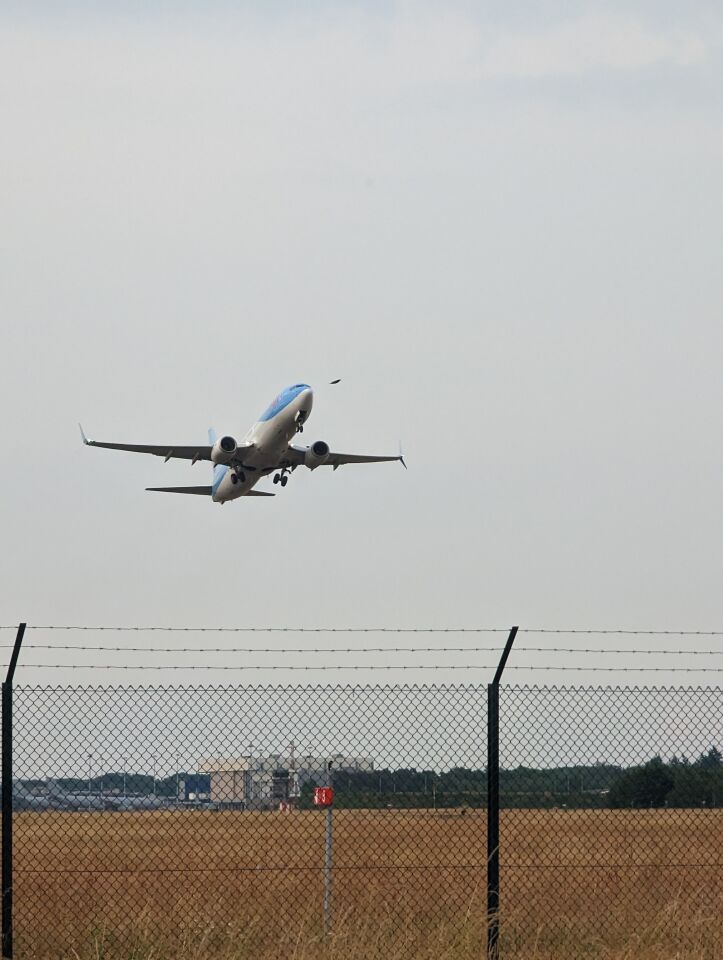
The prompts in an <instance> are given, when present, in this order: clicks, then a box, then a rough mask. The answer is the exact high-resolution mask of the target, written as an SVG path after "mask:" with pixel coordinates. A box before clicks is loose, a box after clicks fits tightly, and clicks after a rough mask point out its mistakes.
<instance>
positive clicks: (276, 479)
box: [274, 473, 281, 483]
mask: <svg viewBox="0 0 723 960" xmlns="http://www.w3.org/2000/svg"><path fill="white" fill-rule="evenodd" d="M280 479H281V474H280V473H275V474H274V483H278V482H279V480H280Z"/></svg>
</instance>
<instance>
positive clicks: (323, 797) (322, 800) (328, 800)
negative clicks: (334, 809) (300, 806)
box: [314, 787, 334, 807]
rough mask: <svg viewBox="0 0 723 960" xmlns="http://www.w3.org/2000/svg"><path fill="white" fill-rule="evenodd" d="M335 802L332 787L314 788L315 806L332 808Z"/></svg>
mask: <svg viewBox="0 0 723 960" xmlns="http://www.w3.org/2000/svg"><path fill="white" fill-rule="evenodd" d="M333 802H334V791H333V790H332V788H331V787H314V806H315V807H330V806H331V805H332V803H333Z"/></svg>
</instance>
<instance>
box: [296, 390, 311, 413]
mask: <svg viewBox="0 0 723 960" xmlns="http://www.w3.org/2000/svg"><path fill="white" fill-rule="evenodd" d="M299 400H300V401H301V404H300V406H299V409H300V410H306V412H307V413H308V412H309V411H310V410H311V408H312V407H313V406H314V391H313V390H312V389H311V387H307V388H306V390H303V391H302V393H301V394H300V395H299Z"/></svg>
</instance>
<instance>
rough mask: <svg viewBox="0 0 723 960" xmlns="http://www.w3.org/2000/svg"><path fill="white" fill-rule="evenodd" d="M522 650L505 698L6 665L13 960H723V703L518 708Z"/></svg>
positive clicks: (544, 698) (660, 697)
mask: <svg viewBox="0 0 723 960" xmlns="http://www.w3.org/2000/svg"><path fill="white" fill-rule="evenodd" d="M520 633H521V634H522V633H523V632H522V631H520ZM516 635H517V630H516V629H515V630H514V631H513V632H510V634H509V636H507V635H504V636H502V638H501V642H500V640H498V641H497V646H498V653H499V648H501V647H502V646H503V645H504V644H505V640H506V645H505V646H504V651H503V652H502V657H501V660H500V662H499V665H498V666H497V671H496V673H495V675H494V678H493V679H492V682H491V683H487V682H484V681H482V680H481V679H480V680H479V681H477V678H474V677H473V678H470V676H469V672H468V671H466V673H465V677H464V681H463V682H461V683H457V682H451V683H447V682H440V681H438V680H437V679H436V678H435V679H434V680H433V682H429V683H427V682H425V683H399V682H392V683H390V682H385V683H382V684H377V683H368V682H363V683H356V682H353V679H352V680H350V681H349V682H338V681H337V680H336V679H335V681H334V682H322V683H314V682H312V683H309V682H305V683H298V684H289V683H283V684H269V683H252V682H248V680H247V679H245V678H242V679H243V682H234V683H232V684H224V685H215V684H211V683H205V682H204V683H202V684H199V685H187V684H183V685H175V686H168V685H162V686H159V685H155V684H149V685H145V684H143V685H135V684H134V685H127V684H126V685H123V684H118V685H115V684H111V685H108V684H104V685H103V686H96V685H78V686H67V685H63V684H58V685H50V686H49V685H47V684H32V683H25V682H23V683H17V682H14V676H13V673H14V667H15V665H16V664H17V655H18V654H19V653H20V649H19V645H16V647H17V649H16V651H15V654H14V657H15V662H11V667H12V669H11V671H9V679H7V680H6V683H5V685H4V687H3V771H4V774H6V776H5V777H4V780H3V841H4V842H3V872H4V874H3V875H4V880H5V883H4V887H3V893H4V896H3V935H4V956H6V957H11V956H12V957H17V958H20V960H26V958H31V957H32V958H38V960H46V958H47V960H50V958H51V957H52V958H58V957H66V956H67V957H71V956H73V957H79V958H81V960H85V958H86V957H88V958H89V957H91V956H104V957H107V958H109V960H114V958H116V957H118V958H120V957H127V956H131V955H133V956H138V957H145V956H154V957H155V956H166V955H167V956H179V957H184V956H188V957H191V956H193V957H194V958H195V957H199V958H200V957H203V958H205V957H208V958H212V957H215V956H217V957H219V958H224V960H226V958H231V957H234V958H235V957H239V958H240V957H247V956H248V957H251V956H254V957H256V958H261V960H271V958H285V957H289V958H295V957H306V956H312V955H313V956H315V957H321V958H331V957H339V956H349V957H351V958H359V960H361V958H373V957H380V958H381V957H392V958H397V957H399V958H401V957H402V956H413V957H415V958H416V957H420V958H423V960H424V958H430V960H431V958H432V957H443V958H447V960H458V958H464V960H471V958H473V957H474V958H476V960H478V958H479V957H480V956H483V955H486V956H488V957H490V958H493V960H496V958H498V957H501V958H515V960H517V958H522V957H523V956H524V957H527V956H535V957H536V958H552V957H560V958H563V960H564V958H567V957H573V956H574V957H590V958H592V957H602V956H606V957H613V956H617V955H618V954H616V953H615V951H616V950H619V951H624V950H625V949H628V947H629V944H630V943H631V942H633V941H635V942H636V943H637V944H638V946H639V951H638V954H637V955H639V956H641V957H647V956H650V957H658V956H660V957H663V956H674V955H679V956H690V957H695V958H696V960H714V958H716V957H720V956H721V955H723V922H722V921H721V917H723V854H722V851H723V757H722V755H721V751H722V750H723V688H721V687H720V686H719V685H716V684H710V683H704V684H695V685H686V684H682V683H681V684H674V685H671V684H666V685H650V684H648V683H647V682H644V683H643V684H642V685H641V684H635V685H632V684H631V685H618V684H612V685H611V684H605V685H600V684H595V685H579V684H571V685H565V686H559V685H555V686H545V685H514V684H507V683H506V682H505V678H504V677H503V670H504V667H505V662H506V659H507V657H508V656H509V655H510V654H511V651H512V649H513V642H514V641H515V637H516ZM636 643H637V644H638V646H639V641H636ZM520 647H521V651H520V652H522V651H524V644H522V645H520ZM440 649H442V648H440ZM455 649H459V648H455ZM464 649H465V655H469V653H470V651H471V650H472V649H473V648H470V647H465V648H464ZM530 649H532V648H530ZM672 652H673V651H672V650H671V653H672ZM498 653H496V654H495V659H496V658H497V656H498ZM23 655H24V654H23ZM516 655H520V654H516ZM711 656H712V657H714V656H715V651H711ZM21 662H22V661H21ZM686 662H690V661H689V660H688V661H686ZM696 662H697V661H696ZM707 662H709V661H707ZM712 662H713V664H715V662H716V661H715V660H713V661H712ZM385 669H387V668H386V666H385ZM681 669H682V668H681ZM717 669H718V668H717V667H716V666H713V667H712V668H711V674H714V673H715V672H716V671H717ZM432 676H433V677H434V674H432ZM701 676H702V679H704V680H707V679H709V677H708V676H706V670H704V669H701ZM638 678H640V674H638ZM636 679H637V678H636ZM642 679H643V680H644V681H645V679H646V678H645V675H644V672H643V676H642ZM686 679H687V678H686ZM699 679H700V678H699ZM234 680H235V681H236V678H234ZM10 708H11V709H10ZM8 772H9V773H10V776H7V774H8ZM8 879H9V883H8V882H7V881H8ZM132 950H135V951H136V952H135V953H132V952H130V951H132ZM144 950H145V951H146V952H145V953H144V952H143V951H144ZM154 950H155V952H153V951H154ZM94 951H95V952H94ZM184 951H186V952H184ZM194 951H195V952H194ZM646 951H647V952H646ZM656 951H657V952H656ZM619 955H620V956H623V955H624V954H623V952H620V954H619Z"/></svg>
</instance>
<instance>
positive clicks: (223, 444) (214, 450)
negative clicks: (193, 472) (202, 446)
mask: <svg viewBox="0 0 723 960" xmlns="http://www.w3.org/2000/svg"><path fill="white" fill-rule="evenodd" d="M237 450H238V446H237V444H236V441H235V440H234V438H233V437H219V439H218V440H217V441H216V442H215V443H214V445H213V446H212V447H211V460H212V461H213V462H214V463H231V461H232V460H233V458H234V457H235V456H236V451H237Z"/></svg>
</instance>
